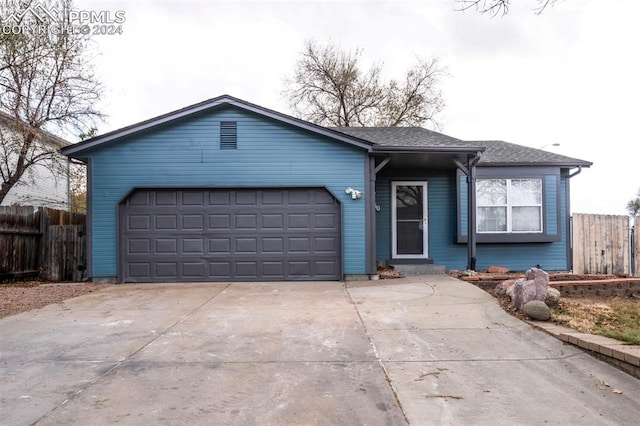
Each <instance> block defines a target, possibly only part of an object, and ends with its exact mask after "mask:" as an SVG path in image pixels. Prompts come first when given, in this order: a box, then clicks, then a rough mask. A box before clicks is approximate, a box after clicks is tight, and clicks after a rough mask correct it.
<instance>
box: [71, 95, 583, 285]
mask: <svg viewBox="0 0 640 426" xmlns="http://www.w3.org/2000/svg"><path fill="white" fill-rule="evenodd" d="M63 153H64V154H66V155H68V156H70V157H72V158H77V159H80V160H82V161H85V162H86V163H87V165H88V182H89V183H88V188H89V189H88V191H89V192H88V213H89V215H88V220H89V227H88V232H89V233H90V235H89V237H90V238H89V241H90V245H89V247H88V250H89V258H90V265H89V267H90V276H92V277H93V279H94V280H95V281H104V280H110V281H113V280H116V281H120V282H160V281H165V282H170V281H249V280H270V281H278V280H341V279H343V278H344V279H350V278H366V277H368V276H374V275H375V274H376V260H379V261H382V262H384V263H390V264H403V263H414V264H419V265H421V264H422V265H428V264H434V265H440V266H441V267H443V268H446V269H465V268H467V267H469V266H471V267H474V268H478V269H483V268H486V267H487V266H489V265H491V264H499V265H502V266H506V267H508V268H511V269H512V270H524V269H526V268H529V267H531V266H533V265H537V264H540V265H542V266H543V267H544V268H546V269H548V270H568V269H569V268H570V267H571V265H570V264H569V262H570V259H571V256H570V255H569V254H570V244H569V238H568V237H569V211H570V210H569V183H570V179H571V177H572V176H574V175H575V174H577V173H578V172H579V171H580V170H581V168H582V167H589V166H590V165H591V163H589V162H587V161H582V160H577V159H574V158H569V157H565V156H561V155H557V154H553V153H550V152H545V151H541V150H538V149H533V148H527V147H523V146H519V145H514V144H510V143H506V142H500V141H473V142H469V141H463V140H460V139H455V138H452V137H449V136H446V135H443V134H440V133H437V132H433V131H429V130H426V129H422V128H338V129H336V128H325V127H321V126H317V125H314V124H311V123H308V122H305V121H303V120H299V119H296V118H293V117H290V116H287V115H284V114H281V113H278V112H275V111H272V110H269V109H266V108H263V107H260V106H257V105H254V104H251V103H248V102H245V101H243V100H240V99H236V98H233V97H230V96H221V97H218V98H214V99H211V100H208V101H205V102H202V103H199V104H196V105H192V106H189V107H187V108H184V109H181V110H178V111H174V112H171V113H168V114H165V115H162V116H159V117H156V118H153V119H150V120H147V121H144V122H141V123H138V124H134V125H132V126H129V127H125V128H123V129H120V130H116V131H114V132H111V133H107V134H105V135H101V136H98V137H95V138H93V139H90V140H87V141H84V142H81V143H78V144H76V145H72V146H69V147H67V148H64V149H63ZM467 174H468V175H470V176H471V177H472V179H471V182H472V183H471V184H469V183H467ZM473 186H475V187H476V191H468V190H469V188H470V187H471V188H473ZM476 194H477V195H476Z"/></svg>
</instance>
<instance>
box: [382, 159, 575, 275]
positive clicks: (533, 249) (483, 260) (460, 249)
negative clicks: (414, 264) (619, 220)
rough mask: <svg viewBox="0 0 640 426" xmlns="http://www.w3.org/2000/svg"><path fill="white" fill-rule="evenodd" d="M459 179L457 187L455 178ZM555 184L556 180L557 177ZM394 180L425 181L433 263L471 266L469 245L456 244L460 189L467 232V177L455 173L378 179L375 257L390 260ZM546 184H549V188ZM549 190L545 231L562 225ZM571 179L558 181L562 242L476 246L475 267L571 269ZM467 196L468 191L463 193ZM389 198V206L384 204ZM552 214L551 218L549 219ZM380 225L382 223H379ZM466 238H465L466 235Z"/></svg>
mask: <svg viewBox="0 0 640 426" xmlns="http://www.w3.org/2000/svg"><path fill="white" fill-rule="evenodd" d="M457 178H458V181H457V184H456V179H457ZM553 178H554V179H555V178H556V176H555V175H553ZM392 180H426V181H427V182H428V189H429V194H428V197H429V198H428V203H429V258H431V259H433V261H434V263H436V264H440V265H445V266H446V268H447V269H464V268H466V266H467V246H466V244H459V243H457V242H456V240H457V237H456V235H457V234H456V233H457V231H458V228H457V226H458V224H457V220H458V214H459V212H458V202H457V195H458V190H459V191H460V193H461V194H463V197H462V198H463V200H461V206H462V207H461V218H463V219H464V220H463V224H464V226H463V228H462V230H463V231H464V230H465V229H466V200H465V198H466V195H465V194H466V185H467V183H466V177H464V176H462V177H460V176H456V175H455V173H454V172H451V171H449V172H443V173H442V174H434V175H426V174H425V175H423V176H416V177H412V178H407V177H402V178H399V179H393V178H386V177H379V178H378V182H377V185H376V194H377V203H378V205H380V206H381V211H380V212H378V213H377V215H376V219H377V220H378V223H377V224H376V229H377V240H376V244H377V248H378V250H377V257H378V259H379V260H387V259H389V258H390V257H391V214H390V211H391V207H390V193H389V192H390V191H389V189H388V188H389V187H390V185H391V181H392ZM547 185H549V184H548V183H547ZM556 187H557V186H555V184H554V186H553V188H549V187H548V186H547V194H546V195H547V202H548V203H549V204H548V206H549V207H550V208H549V210H550V211H551V212H552V213H547V218H546V219H547V226H549V227H551V228H553V227H556V229H557V226H558V223H557V220H556V218H557V214H556V210H555V206H556V205H557V201H556V200H557V199H558V194H557V190H556V189H555V188H556ZM566 188H567V180H566V178H564V177H562V178H561V180H560V197H559V199H560V209H561V211H560V224H559V226H560V230H561V232H560V237H561V240H560V241H558V242H553V243H518V244H505V243H502V244H478V245H477V261H478V263H477V265H476V266H477V268H478V269H486V268H487V267H488V266H490V265H501V266H505V267H508V268H509V269H511V270H526V269H528V268H530V267H532V266H535V265H537V264H540V265H542V266H543V268H545V269H548V270H567V269H568V261H567V241H566V239H567V234H566V226H567V218H568V210H567V203H566V194H567V190H566ZM463 191H464V192H463ZM384 197H386V199H387V200H388V201H386V202H385V200H384V199H383V198H384ZM551 215H553V217H551ZM380 222H382V223H380ZM465 234H466V233H465Z"/></svg>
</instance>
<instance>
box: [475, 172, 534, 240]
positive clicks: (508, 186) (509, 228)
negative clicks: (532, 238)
mask: <svg viewBox="0 0 640 426" xmlns="http://www.w3.org/2000/svg"><path fill="white" fill-rule="evenodd" d="M477 180H478V181H480V180H496V181H505V182H506V203H505V204H486V205H481V204H480V203H479V202H477V204H476V218H478V217H479V216H480V215H479V211H480V209H481V208H491V207H504V208H506V222H507V223H506V224H507V229H506V230H505V231H481V230H480V221H479V220H478V219H476V233H477V234H478V235H480V234H543V233H544V230H545V223H544V222H545V220H544V212H545V209H544V178H543V177H542V176H540V177H535V178H534V177H526V178H524V177H513V178H504V177H502V178H484V177H483V178H478V179H477ZM518 180H521V181H538V182H540V204H514V203H513V202H512V196H511V194H512V182H513V181H518ZM476 197H477V198H476V199H479V198H480V197H479V196H478V187H477V185H476ZM515 207H537V208H538V209H539V212H540V222H539V225H540V230H539V231H514V230H513V209H514V208H515Z"/></svg>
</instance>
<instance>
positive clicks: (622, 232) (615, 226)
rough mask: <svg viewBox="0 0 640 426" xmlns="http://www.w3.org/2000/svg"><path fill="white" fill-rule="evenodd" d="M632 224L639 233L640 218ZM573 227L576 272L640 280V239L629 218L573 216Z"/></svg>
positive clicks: (593, 215) (574, 267) (574, 268)
mask: <svg viewBox="0 0 640 426" xmlns="http://www.w3.org/2000/svg"><path fill="white" fill-rule="evenodd" d="M633 221H634V223H635V224H636V227H635V228H636V229H637V225H638V224H640V216H636V217H635V218H634V219H633ZM571 225H572V226H571V229H572V247H573V272H575V273H578V274H628V275H632V274H633V275H635V276H640V238H639V236H638V233H637V232H636V235H635V236H634V229H633V228H632V227H631V218H630V217H629V216H612V215H596V214H574V215H573V216H572V217H571ZM634 237H635V238H634Z"/></svg>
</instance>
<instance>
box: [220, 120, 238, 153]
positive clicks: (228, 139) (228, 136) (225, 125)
mask: <svg viewBox="0 0 640 426" xmlns="http://www.w3.org/2000/svg"><path fill="white" fill-rule="evenodd" d="M220 149H238V122H237V121H221V122H220Z"/></svg>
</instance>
